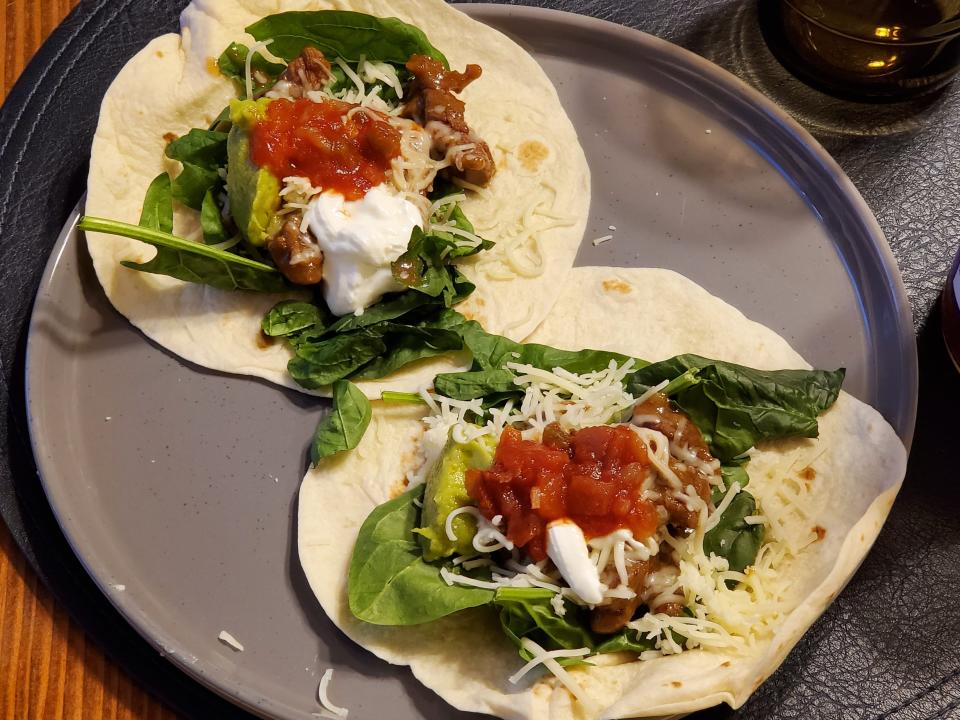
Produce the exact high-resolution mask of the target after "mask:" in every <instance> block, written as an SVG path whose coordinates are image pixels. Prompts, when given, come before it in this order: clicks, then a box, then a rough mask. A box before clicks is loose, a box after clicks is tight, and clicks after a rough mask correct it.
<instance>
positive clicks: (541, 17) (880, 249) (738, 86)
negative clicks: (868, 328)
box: [23, 3, 919, 718]
mask: <svg viewBox="0 0 960 720" xmlns="http://www.w3.org/2000/svg"><path fill="white" fill-rule="evenodd" d="M454 7H456V8H457V9H458V10H460V11H462V12H464V13H465V14H467V15H469V16H470V17H472V18H474V19H476V20H478V21H480V22H484V21H485V19H487V18H490V19H497V18H519V19H520V20H521V21H526V22H543V21H545V20H549V21H553V22H558V23H561V24H565V25H572V26H574V27H580V28H586V29H590V30H593V31H599V32H600V33H602V34H612V35H614V36H617V37H618V38H621V39H623V40H625V41H627V42H628V43H633V44H636V43H639V44H642V45H646V46H647V47H648V48H650V49H652V50H653V51H654V52H655V53H657V54H660V55H664V56H666V57H669V58H672V59H674V60H676V61H678V62H679V63H680V64H682V65H684V66H686V67H692V68H693V70H694V71H695V72H696V73H697V74H699V75H703V76H706V77H708V78H710V79H712V80H713V81H715V82H716V83H717V84H718V85H719V86H725V87H726V88H727V89H732V90H735V91H737V92H738V93H739V94H741V95H742V96H743V100H744V101H745V102H748V103H749V104H752V105H754V106H755V107H757V108H759V109H761V110H763V111H764V113H765V114H766V115H768V116H770V118H771V120H772V121H775V122H777V123H780V124H781V125H783V126H785V127H786V128H787V129H788V130H789V131H790V132H791V133H792V134H794V135H796V136H797V137H798V138H799V140H800V141H801V142H802V145H803V146H804V147H805V148H806V149H807V150H808V151H809V152H810V153H811V154H812V156H813V157H815V158H816V159H817V160H818V162H819V163H820V165H821V166H822V167H823V168H824V170H826V171H827V172H828V173H829V174H830V175H831V177H832V178H833V180H834V181H835V182H837V183H838V184H839V185H840V186H841V187H842V190H843V194H844V196H845V199H846V201H847V204H848V205H849V206H850V207H851V209H853V210H854V211H855V214H856V217H857V219H858V221H859V222H860V224H861V226H862V227H863V228H864V229H865V230H866V231H867V232H868V234H869V236H870V238H871V239H872V241H873V242H872V247H873V249H874V250H875V251H877V253H878V254H879V257H880V260H881V261H882V262H881V264H882V267H883V269H884V271H885V280H886V281H887V285H888V286H889V288H890V289H891V290H892V291H893V295H894V299H895V303H894V304H895V310H896V317H897V326H898V329H899V330H900V331H901V332H900V333H898V334H899V335H901V338H900V339H901V340H902V341H903V340H907V338H906V337H904V335H905V333H904V332H903V330H904V329H906V331H907V333H906V334H908V335H909V343H908V344H907V347H906V348H904V349H906V352H905V354H904V355H903V360H904V361H905V371H906V374H907V376H908V378H909V383H910V387H909V391H908V392H907V393H906V397H907V398H908V400H909V402H908V407H907V408H906V415H905V416H902V417H901V421H900V423H898V424H900V425H901V427H897V426H896V425H895V426H894V429H895V430H896V431H897V433H898V435H900V437H901V440H902V441H903V443H904V445H905V447H906V448H907V450H908V451H909V449H910V445H911V442H912V438H913V432H914V428H915V424H916V417H917V405H918V391H919V374H918V358H917V350H916V343H915V335H914V332H913V329H912V319H911V315H910V302H909V300H908V298H907V295H906V290H905V287H904V285H903V281H902V277H901V273H900V270H899V266H898V264H897V261H896V259H895V257H894V255H893V252H892V250H891V249H890V246H889V243H888V242H887V240H886V237H885V235H884V233H883V231H882V229H881V228H880V225H879V223H878V221H877V220H876V217H875V216H874V214H873V213H872V211H871V210H870V208H869V206H868V205H867V203H866V201H865V200H864V199H863V197H862V196H861V194H860V192H859V191H858V190H857V188H856V187H855V186H854V185H853V182H852V181H851V180H850V179H849V178H848V177H847V175H846V174H845V173H844V172H843V170H842V169H841V168H840V166H839V165H838V164H837V162H836V161H835V160H834V159H833V157H832V156H831V155H830V154H829V153H828V152H827V151H826V150H825V149H824V148H823V146H822V145H821V144H820V143H819V142H818V141H817V140H816V139H815V138H814V137H813V136H812V135H811V134H810V133H809V132H808V131H807V130H806V129H805V128H803V127H802V126H801V125H800V124H799V123H798V122H797V121H796V120H794V119H793V118H792V117H791V116H790V115H788V114H787V112H786V111H785V110H783V109H781V108H780V107H779V106H777V105H776V104H775V103H774V102H773V101H772V100H770V99H768V98H767V97H766V96H765V95H763V94H762V93H760V91H758V90H756V89H754V88H753V87H751V86H750V85H748V84H747V83H746V82H745V81H743V80H741V79H740V78H738V77H737V76H735V75H733V74H732V73H730V72H728V71H727V70H724V69H723V68H721V67H720V66H718V65H716V64H715V63H713V62H711V61H709V60H707V59H705V58H703V57H701V56H700V55H697V54H696V53H694V52H692V51H690V50H687V49H685V48H682V47H680V46H678V45H675V44H673V43H671V42H669V41H667V40H663V39H661V38H659V37H657V36H655V35H651V34H649V33H646V32H643V31H641V30H638V29H636V28H631V27H627V26H625V25H620V24H618V23H614V22H611V21H608V20H603V19H600V18H595V17H591V16H588V15H581V14H578V13H573V12H568V11H564V10H557V9H554V8H542V7H536V6H525V5H504V4H500V3H454ZM520 39H521V40H522V36H521V37H520ZM84 198H85V193H84V195H83V197H81V198H80V200H79V201H78V203H77V205H76V206H75V208H74V209H73V210H72V211H71V213H70V214H69V216H68V218H67V220H66V222H65V224H64V225H63V227H62V229H61V231H60V234H59V235H58V237H57V240H56V242H55V244H54V245H53V247H52V248H51V252H50V255H49V257H48V259H47V262H46V265H45V267H44V271H43V274H42V276H41V279H40V283H39V286H38V290H37V295H36V297H35V298H34V301H33V303H32V305H31V310H30V319H29V322H28V330H27V340H26V350H25V363H24V387H23V393H24V399H25V401H26V402H25V409H26V414H27V428H28V430H29V439H30V447H31V451H32V453H33V456H34V459H35V461H36V465H37V469H38V475H39V477H40V481H41V484H42V486H43V490H44V493H45V495H46V497H47V501H48V502H49V504H50V507H51V510H52V511H53V514H54V516H55V518H56V520H57V523H58V524H59V526H60V528H61V530H62V531H63V534H64V537H65V538H66V539H67V541H68V543H69V545H70V548H71V550H72V551H73V553H74V555H75V556H76V557H77V559H78V560H79V562H80V563H81V565H82V566H83V568H84V570H85V571H86V573H87V574H88V575H89V577H90V578H91V579H92V580H93V582H94V583H95V584H96V585H97V587H98V588H99V589H100V591H101V592H102V593H103V595H104V596H105V598H106V599H107V601H108V602H110V604H111V605H112V606H113V607H114V608H115V609H116V610H117V611H118V612H119V613H120V615H121V616H122V617H123V619H124V620H125V621H126V622H127V623H128V624H129V625H130V626H131V627H133V628H134V630H135V631H136V632H137V633H138V634H139V635H140V636H141V637H143V638H144V639H145V640H146V641H147V642H148V643H149V644H150V645H151V646H152V647H153V648H155V649H156V650H157V651H158V652H160V653H161V654H164V653H166V650H165V647H164V644H163V641H162V639H161V633H160V632H159V630H160V628H158V627H155V626H154V623H152V622H151V621H150V619H149V617H148V616H147V615H146V614H144V613H142V612H137V610H138V608H127V607H126V603H122V602H118V600H120V598H119V597H118V596H117V595H116V594H114V593H111V592H108V591H107V586H108V583H107V580H106V578H105V577H101V576H100V575H99V574H97V573H95V572H93V571H92V568H91V566H90V565H89V564H88V560H87V557H86V555H85V554H84V553H82V552H80V546H79V544H78V543H77V542H76V541H75V537H74V533H73V532H72V531H71V529H70V528H71V527H72V526H73V525H74V524H75V523H73V522H72V521H71V520H69V519H66V518H65V514H66V512H67V509H66V508H63V507H60V506H58V504H57V502H56V500H55V497H56V493H51V492H50V491H51V486H50V485H49V484H48V482H47V479H46V478H47V473H46V472H45V467H44V466H45V464H46V461H45V460H44V459H43V455H42V454H41V452H40V450H41V446H42V443H43V440H42V439H38V437H39V436H41V435H42V432H39V431H38V429H37V426H36V420H35V418H34V414H33V411H32V403H31V392H30V387H31V381H30V378H31V374H32V372H31V368H32V367H34V363H31V354H32V351H33V349H34V347H35V343H36V341H35V337H36V336H37V334H36V333H35V332H34V330H35V323H36V322H37V306H38V303H39V300H40V297H41V295H42V294H43V292H44V290H45V288H46V287H47V286H48V285H49V282H50V278H51V276H52V275H53V273H54V272H55V270H56V268H57V265H58V263H59V257H60V256H61V255H62V253H63V252H64V250H65V248H66V243H67V241H68V239H69V238H70V237H71V235H73V234H74V233H76V232H77V231H76V229H75V225H76V221H77V218H78V217H79V214H80V210H79V208H80V207H82V204H83V201H84ZM870 349H871V350H875V347H874V346H872V345H871V347H870ZM166 658H167V659H168V660H169V661H170V662H171V663H172V664H173V665H174V666H176V667H177V668H178V669H179V670H181V671H182V672H184V673H185V674H186V675H187V676H188V677H189V678H191V679H192V680H194V681H196V682H198V683H200V684H201V685H203V686H204V687H207V688H208V689H210V690H212V691H213V692H215V693H216V694H218V695H219V696H221V697H223V698H225V699H226V700H228V701H229V702H231V703H234V704H235V705H237V706H238V707H240V708H243V709H244V710H246V711H248V712H251V713H254V714H256V715H259V716H261V717H265V718H269V717H273V715H272V714H270V712H271V709H272V708H273V706H274V705H275V703H274V701H272V700H271V699H270V698H269V697H264V696H261V695H258V694H256V693H249V692H247V691H246V690H245V689H244V688H242V687H241V686H236V685H234V686H230V685H228V684H226V683H218V682H217V681H216V680H215V679H214V678H213V677H212V676H210V675H208V674H206V673H204V672H202V671H201V670H200V669H199V668H198V667H197V666H196V665H194V664H191V663H190V662H188V661H187V660H186V659H185V658H184V657H181V654H180V653H167V654H166ZM277 709H278V710H279V708H277Z"/></svg>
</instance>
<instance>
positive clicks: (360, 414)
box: [310, 380, 372, 465]
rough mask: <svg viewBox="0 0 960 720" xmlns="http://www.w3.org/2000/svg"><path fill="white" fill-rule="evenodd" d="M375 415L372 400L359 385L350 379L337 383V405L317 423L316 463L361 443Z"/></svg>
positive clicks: (312, 447) (312, 454) (313, 454)
mask: <svg viewBox="0 0 960 720" xmlns="http://www.w3.org/2000/svg"><path fill="white" fill-rule="evenodd" d="M371 415H372V410H371V409H370V401H369V400H367V396H366V395H364V394H363V393H362V392H360V389H359V388H357V386H356V385H354V384H353V383H351V382H348V381H346V380H337V381H336V382H335V383H333V407H331V408H330V413H329V414H328V415H327V416H326V417H325V418H324V419H323V420H322V421H321V422H320V424H319V425H317V430H316V432H315V433H314V435H313V442H312V443H311V445H310V460H311V461H312V462H313V464H314V465H316V464H317V463H318V462H320V460H322V459H323V458H326V457H330V456H331V455H336V454H337V453H340V452H343V451H344V450H352V449H353V448H355V447H356V446H357V445H359V444H360V440H361V439H362V438H363V433H365V432H366V430H367V426H368V425H369V424H370V417H371Z"/></svg>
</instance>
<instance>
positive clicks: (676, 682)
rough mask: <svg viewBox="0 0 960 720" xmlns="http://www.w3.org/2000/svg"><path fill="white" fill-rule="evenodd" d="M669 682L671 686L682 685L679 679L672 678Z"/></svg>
mask: <svg viewBox="0 0 960 720" xmlns="http://www.w3.org/2000/svg"><path fill="white" fill-rule="evenodd" d="M670 684H671V685H672V686H673V687H683V683H682V682H680V681H679V680H672V681H671V682H670Z"/></svg>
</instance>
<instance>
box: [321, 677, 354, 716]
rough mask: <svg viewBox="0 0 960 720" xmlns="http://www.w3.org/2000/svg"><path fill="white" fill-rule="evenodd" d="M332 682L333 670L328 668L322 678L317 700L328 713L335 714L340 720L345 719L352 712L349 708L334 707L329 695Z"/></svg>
mask: <svg viewBox="0 0 960 720" xmlns="http://www.w3.org/2000/svg"><path fill="white" fill-rule="evenodd" d="M331 680H333V668H327V669H326V670H324V671H323V675H322V676H321V677H320V685H319V687H317V700H319V701H320V705H321V706H322V707H323V709H324V710H326V711H327V712H330V713H333V714H334V715H335V716H336V717H338V718H345V717H347V715H349V714H350V711H349V710H347V708H344V707H340V706H338V705H334V704H333V703H332V702H330V697H329V696H328V695H327V690H328V688H329V687H330V681H331Z"/></svg>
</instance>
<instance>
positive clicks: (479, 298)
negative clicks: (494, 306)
mask: <svg viewBox="0 0 960 720" xmlns="http://www.w3.org/2000/svg"><path fill="white" fill-rule="evenodd" d="M474 302H475V303H476V304H477V305H479V306H480V307H484V306H485V305H486V304H487V301H486V300H484V299H483V298H482V297H478V298H475V299H474Z"/></svg>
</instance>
